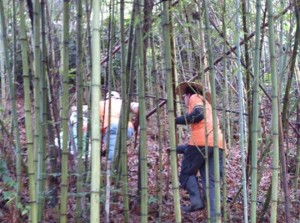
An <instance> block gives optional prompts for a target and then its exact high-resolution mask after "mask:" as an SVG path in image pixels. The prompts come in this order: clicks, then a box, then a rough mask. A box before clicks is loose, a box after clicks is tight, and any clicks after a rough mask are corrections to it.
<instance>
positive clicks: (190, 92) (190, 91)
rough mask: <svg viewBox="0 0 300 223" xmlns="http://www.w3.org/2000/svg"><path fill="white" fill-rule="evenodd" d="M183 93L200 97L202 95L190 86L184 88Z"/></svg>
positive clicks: (200, 91) (198, 90)
mask: <svg viewBox="0 0 300 223" xmlns="http://www.w3.org/2000/svg"><path fill="white" fill-rule="evenodd" d="M184 93H185V94H201V95H203V92H202V90H200V89H197V88H193V87H192V86H188V87H186V89H185V91H184Z"/></svg>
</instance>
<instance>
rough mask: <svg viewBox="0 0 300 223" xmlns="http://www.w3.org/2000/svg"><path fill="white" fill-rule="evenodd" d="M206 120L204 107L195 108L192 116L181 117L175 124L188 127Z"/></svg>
mask: <svg viewBox="0 0 300 223" xmlns="http://www.w3.org/2000/svg"><path fill="white" fill-rule="evenodd" d="M203 119H204V112H203V106H197V107H194V109H193V111H192V112H191V113H190V114H186V115H182V116H179V117H177V118H176V119H175V123H176V124H178V125H188V124H192V123H198V122H200V121H202V120H203Z"/></svg>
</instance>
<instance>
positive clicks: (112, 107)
mask: <svg viewBox="0 0 300 223" xmlns="http://www.w3.org/2000/svg"><path fill="white" fill-rule="evenodd" d="M121 108H122V100H121V98H120V94H119V93H118V92H116V91H111V92H108V93H107V94H106V97H105V100H104V101H100V102H99V114H100V120H101V127H102V133H103V135H104V143H105V144H109V148H108V160H109V161H111V162H112V161H113V158H114V154H115V146H116V141H117V134H118V128H119V121H120V116H121ZM130 111H131V112H132V113H135V114H137V113H138V103H136V102H131V103H130ZM133 134H134V126H133V123H132V122H131V121H129V122H128V128H127V138H128V139H129V138H131V137H132V136H133ZM108 136H109V138H108Z"/></svg>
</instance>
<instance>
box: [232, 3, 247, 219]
mask: <svg viewBox="0 0 300 223" xmlns="http://www.w3.org/2000/svg"><path fill="white" fill-rule="evenodd" d="M239 5H240V1H239V0H236V1H235V7H236V8H237V9H238V8H239ZM237 12H238V11H237ZM235 26H236V35H237V37H236V38H237V64H238V65H237V66H238V71H237V72H238V74H237V75H238V93H239V94H238V95H239V146H240V152H241V164H242V185H243V207H244V209H243V214H244V219H243V220H244V222H245V223H247V222H248V194H247V176H246V156H245V147H246V145H245V132H246V131H245V128H246V126H245V120H244V94H243V91H244V82H243V77H242V71H241V49H240V47H239V44H238V43H239V42H240V27H239V26H240V21H239V13H236V15H235Z"/></svg>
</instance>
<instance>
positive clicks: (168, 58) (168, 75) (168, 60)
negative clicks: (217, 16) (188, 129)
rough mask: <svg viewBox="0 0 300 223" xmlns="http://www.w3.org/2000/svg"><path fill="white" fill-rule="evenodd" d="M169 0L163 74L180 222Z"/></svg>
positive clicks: (164, 25)
mask: <svg viewBox="0 0 300 223" xmlns="http://www.w3.org/2000/svg"><path fill="white" fill-rule="evenodd" d="M170 3H171V2H170V1H165V2H163V12H162V28H163V40H164V57H165V61H164V62H165V65H164V66H165V74H166V89H167V98H168V100H167V109H168V121H169V127H170V147H171V154H170V156H171V171H172V185H173V196H174V212H175V222H177V223H179V222H181V210H180V199H179V189H178V188H179V183H178V177H177V176H178V171H177V157H176V150H175V148H176V139H175V122H174V120H175V118H174V117H175V115H174V104H173V103H174V96H173V95H174V90H173V89H174V86H173V83H172V61H171V40H170V39H171V36H170V24H169V19H170V16H169V5H170Z"/></svg>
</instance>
